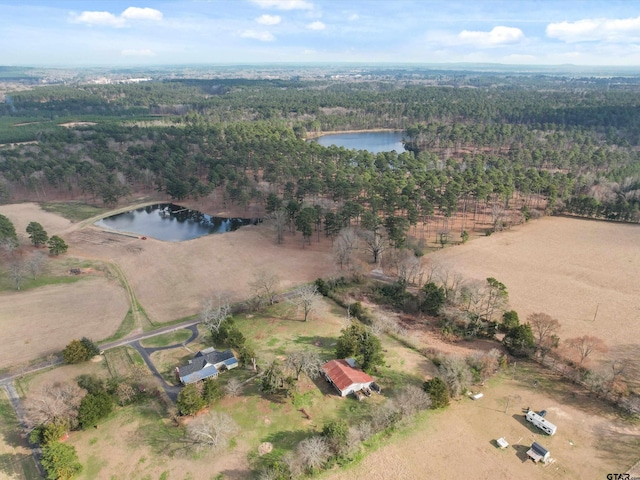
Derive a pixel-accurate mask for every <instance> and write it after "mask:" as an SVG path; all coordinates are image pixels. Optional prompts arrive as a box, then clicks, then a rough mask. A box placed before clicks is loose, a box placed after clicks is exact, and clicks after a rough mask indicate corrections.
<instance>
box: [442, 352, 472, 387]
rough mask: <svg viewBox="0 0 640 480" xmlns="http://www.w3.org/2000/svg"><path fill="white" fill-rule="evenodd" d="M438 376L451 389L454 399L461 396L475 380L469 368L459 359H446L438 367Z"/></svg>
mask: <svg viewBox="0 0 640 480" xmlns="http://www.w3.org/2000/svg"><path fill="white" fill-rule="evenodd" d="M438 374H439V376H440V378H442V380H444V382H445V383H446V384H447V386H448V387H449V393H450V394H451V396H452V397H458V396H460V395H461V394H462V393H463V392H464V391H465V390H466V389H467V388H468V387H469V385H471V381H472V379H473V377H472V375H471V371H470V370H469V366H468V365H467V363H466V362H465V361H464V359H462V358H459V357H445V358H444V359H443V360H442V362H441V363H440V366H439V367H438Z"/></svg>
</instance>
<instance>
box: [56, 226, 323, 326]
mask: <svg viewBox="0 0 640 480" xmlns="http://www.w3.org/2000/svg"><path fill="white" fill-rule="evenodd" d="M66 238H67V241H68V242H69V244H70V246H71V248H70V250H69V252H70V254H72V255H73V254H76V255H80V256H84V257H90V258H96V257H98V258H105V257H106V258H109V259H111V260H113V261H115V262H116V263H117V264H118V265H119V266H120V267H121V269H122V271H123V272H124V273H125V275H126V277H127V280H128V282H129V284H130V285H131V287H132V288H133V290H134V291H135V294H136V297H137V299H138V300H139V302H140V304H141V305H142V307H143V308H144V310H145V312H146V313H147V315H148V317H149V319H150V320H151V321H153V322H157V323H163V322H168V321H171V320H175V319H178V318H184V317H188V316H191V315H194V314H197V313H198V312H199V311H200V309H201V308H202V304H203V301H204V300H205V299H206V298H208V297H211V296H214V295H218V294H223V295H226V296H228V297H229V298H230V299H231V300H234V301H239V300H243V299H245V298H246V297H247V296H248V294H249V283H250V282H251V281H253V279H254V276H255V274H256V272H257V271H259V270H262V269H264V270H267V271H269V272H273V273H276V274H278V275H279V276H280V278H281V279H282V282H281V284H280V288H282V289H286V288H291V287H293V286H295V285H298V284H300V283H303V282H307V281H311V280H314V279H316V278H317V277H320V276H323V275H327V274H329V273H332V272H333V270H334V267H333V261H332V259H331V255H330V253H328V250H329V248H330V244H331V242H330V240H323V242H321V243H320V245H318V244H317V243H316V242H315V241H314V242H312V244H311V245H310V246H307V247H306V248H305V249H302V248H301V245H300V243H299V242H300V239H301V237H300V236H299V235H298V236H296V237H287V243H285V244H283V245H277V244H275V241H274V234H273V232H271V231H270V230H269V228H268V227H267V226H266V225H264V224H263V225H259V226H249V227H243V228H241V229H240V230H237V231H235V232H230V233H225V234H222V235H209V236H206V237H201V238H198V239H195V240H190V241H186V242H179V243H173V242H162V241H159V240H154V239H151V238H149V239H147V240H140V239H137V238H130V237H126V236H123V235H114V234H110V233H106V232H103V231H101V230H100V229H98V228H96V227H87V228H85V229H82V230H79V231H76V232H73V233H72V234H70V235H69V236H68V237H66ZM311 252H313V253H315V254H313V253H311Z"/></svg>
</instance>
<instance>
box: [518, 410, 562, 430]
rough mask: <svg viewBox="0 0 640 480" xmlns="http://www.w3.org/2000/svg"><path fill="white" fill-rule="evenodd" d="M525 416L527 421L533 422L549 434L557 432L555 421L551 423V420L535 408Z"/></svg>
mask: <svg viewBox="0 0 640 480" xmlns="http://www.w3.org/2000/svg"><path fill="white" fill-rule="evenodd" d="M545 414H546V412H545ZM525 418H526V419H527V422H531V423H533V424H534V425H535V426H536V427H538V428H539V429H540V430H542V431H543V432H545V433H546V434H548V435H553V434H554V433H556V430H557V427H556V426H555V425H554V424H553V423H551V422H550V421H549V420H547V419H545V418H544V417H543V416H541V415H540V414H538V413H536V412H534V411H533V410H529V411H528V412H527V414H526V415H525Z"/></svg>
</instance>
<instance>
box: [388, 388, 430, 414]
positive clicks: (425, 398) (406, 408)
mask: <svg viewBox="0 0 640 480" xmlns="http://www.w3.org/2000/svg"><path fill="white" fill-rule="evenodd" d="M394 400H395V402H396V405H397V406H398V411H399V412H400V415H401V416H402V417H403V418H407V417H410V416H411V415H413V414H415V413H416V412H418V411H420V410H424V409H425V408H429V406H431V397H429V394H428V393H426V392H425V391H424V390H422V389H421V388H419V387H416V386H415V385H406V386H404V387H402V389H401V390H400V392H399V393H398V395H396V397H395V399H394Z"/></svg>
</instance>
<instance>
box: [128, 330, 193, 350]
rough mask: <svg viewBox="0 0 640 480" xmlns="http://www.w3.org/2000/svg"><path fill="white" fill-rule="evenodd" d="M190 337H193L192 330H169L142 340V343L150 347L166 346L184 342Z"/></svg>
mask: <svg viewBox="0 0 640 480" xmlns="http://www.w3.org/2000/svg"><path fill="white" fill-rule="evenodd" d="M189 337H191V330H176V331H175V332H169V333H165V334H163V335H158V336H155V337H151V338H147V339H145V340H141V341H140V344H141V345H142V346H143V347H148V348H158V347H166V346H167V345H178V344H180V343H183V342H185V341H186V340H188V339H189Z"/></svg>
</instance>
